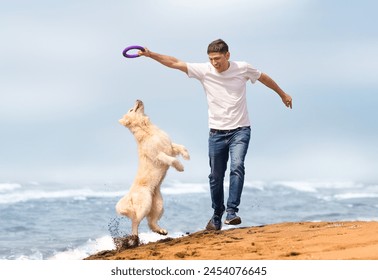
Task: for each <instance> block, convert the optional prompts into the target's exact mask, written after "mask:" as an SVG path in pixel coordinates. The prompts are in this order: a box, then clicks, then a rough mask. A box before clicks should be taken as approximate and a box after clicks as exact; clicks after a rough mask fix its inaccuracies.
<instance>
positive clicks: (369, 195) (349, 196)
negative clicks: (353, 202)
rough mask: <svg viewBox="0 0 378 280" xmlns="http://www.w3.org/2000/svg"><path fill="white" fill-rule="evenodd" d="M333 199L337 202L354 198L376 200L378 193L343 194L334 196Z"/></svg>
mask: <svg viewBox="0 0 378 280" xmlns="http://www.w3.org/2000/svg"><path fill="white" fill-rule="evenodd" d="M334 198H335V199H337V200H345V199H354V198H378V193H363V192H356V193H353V192H349V193H343V194H336V195H334Z"/></svg>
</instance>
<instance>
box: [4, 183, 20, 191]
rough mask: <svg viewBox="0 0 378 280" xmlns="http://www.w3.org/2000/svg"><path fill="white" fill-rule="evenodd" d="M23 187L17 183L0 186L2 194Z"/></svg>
mask: <svg viewBox="0 0 378 280" xmlns="http://www.w3.org/2000/svg"><path fill="white" fill-rule="evenodd" d="M20 188H22V186H21V185H20V184H15V183H3V184H0V192H10V191H13V190H16V189H20Z"/></svg>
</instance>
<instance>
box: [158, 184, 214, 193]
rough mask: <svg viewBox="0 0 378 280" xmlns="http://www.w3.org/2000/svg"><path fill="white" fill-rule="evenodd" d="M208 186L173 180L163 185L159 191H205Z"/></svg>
mask: <svg viewBox="0 0 378 280" xmlns="http://www.w3.org/2000/svg"><path fill="white" fill-rule="evenodd" d="M208 188H209V187H208V184H201V183H181V182H174V183H171V184H169V186H163V187H162V188H161V192H162V193H163V194H191V193H207V192H208Z"/></svg>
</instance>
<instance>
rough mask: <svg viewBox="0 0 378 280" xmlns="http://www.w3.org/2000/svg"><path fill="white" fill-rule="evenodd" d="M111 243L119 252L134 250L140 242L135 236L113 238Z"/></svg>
mask: <svg viewBox="0 0 378 280" xmlns="http://www.w3.org/2000/svg"><path fill="white" fill-rule="evenodd" d="M113 242H114V245H115V247H116V250H117V251H118V252H121V251H123V250H126V249H131V248H135V247H137V246H139V245H140V240H139V237H138V236H137V235H128V236H124V237H113Z"/></svg>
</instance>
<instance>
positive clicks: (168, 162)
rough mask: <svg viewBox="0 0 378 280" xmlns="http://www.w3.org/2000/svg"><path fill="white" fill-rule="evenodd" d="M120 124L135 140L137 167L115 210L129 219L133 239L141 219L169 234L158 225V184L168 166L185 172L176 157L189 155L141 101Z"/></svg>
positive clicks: (161, 207) (161, 211) (160, 205)
mask: <svg viewBox="0 0 378 280" xmlns="http://www.w3.org/2000/svg"><path fill="white" fill-rule="evenodd" d="M119 122H120V123H121V124H122V125H124V126H125V127H127V128H129V130H130V131H131V133H132V134H133V135H134V137H135V139H136V142H137V144H138V154H139V166H138V172H137V175H136V178H135V180H134V182H133V184H132V186H131V188H130V191H129V193H128V194H127V195H125V196H124V197H123V198H121V200H120V201H118V203H117V205H116V211H117V213H119V214H121V215H124V216H127V217H128V218H129V219H131V221H132V235H134V236H138V226H139V224H140V222H141V221H142V219H143V218H144V217H147V220H148V225H149V227H150V229H151V230H152V231H154V232H157V233H159V234H162V235H166V234H167V233H168V232H167V231H166V230H165V229H163V228H161V227H160V226H159V225H158V224H157V221H158V220H159V219H160V218H161V216H162V215H163V198H162V196H161V193H160V185H161V183H162V181H163V179H164V177H165V175H166V174H167V171H168V168H169V167H170V166H173V167H174V168H175V169H176V170H177V171H180V172H181V171H184V167H183V165H182V164H181V162H180V161H179V160H178V159H177V158H176V156H177V155H179V154H180V155H182V156H183V158H184V159H187V160H188V159H189V153H188V151H187V150H186V148H185V147H184V146H182V145H178V144H175V143H172V142H171V140H170V139H169V136H168V135H167V134H166V133H165V132H164V131H162V130H161V129H159V128H158V127H156V126H155V125H153V124H152V123H151V121H150V119H149V118H148V117H147V116H146V115H145V114H144V105H143V102H142V101H140V100H137V101H136V103H135V106H134V107H133V108H131V109H130V110H129V112H128V113H127V114H126V115H124V116H123V118H122V119H120V120H119Z"/></svg>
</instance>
